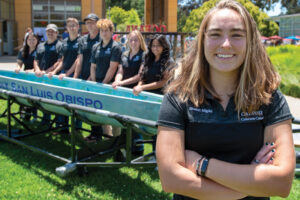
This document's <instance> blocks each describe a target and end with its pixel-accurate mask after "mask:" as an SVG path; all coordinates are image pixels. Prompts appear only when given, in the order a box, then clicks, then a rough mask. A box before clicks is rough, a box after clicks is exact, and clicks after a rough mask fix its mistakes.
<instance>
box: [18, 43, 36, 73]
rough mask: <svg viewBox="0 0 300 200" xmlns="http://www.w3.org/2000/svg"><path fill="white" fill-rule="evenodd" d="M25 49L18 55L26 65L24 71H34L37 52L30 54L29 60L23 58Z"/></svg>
mask: <svg viewBox="0 0 300 200" xmlns="http://www.w3.org/2000/svg"><path fill="white" fill-rule="evenodd" d="M23 51H24V50H23V48H22V49H21V50H20V51H19V53H18V59H19V60H21V61H22V62H23V64H24V70H28V69H33V60H34V57H35V56H36V50H34V51H32V52H31V53H30V54H28V56H27V58H24V57H23Z"/></svg>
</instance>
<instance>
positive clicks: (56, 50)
mask: <svg viewBox="0 0 300 200" xmlns="http://www.w3.org/2000/svg"><path fill="white" fill-rule="evenodd" d="M61 48H62V43H61V41H59V40H55V41H54V42H52V43H51V44H48V43H47V41H46V42H43V43H41V44H39V46H38V47H37V50H36V56H35V58H34V59H35V60H37V61H39V67H40V70H47V69H48V68H50V67H51V66H52V65H54V63H56V62H57V60H58V59H60V58H61V53H60V51H61Z"/></svg>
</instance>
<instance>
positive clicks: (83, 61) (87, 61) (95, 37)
mask: <svg viewBox="0 0 300 200" xmlns="http://www.w3.org/2000/svg"><path fill="white" fill-rule="evenodd" d="M98 20H99V17H98V16H97V15H96V14H94V13H90V14H88V15H87V16H86V18H84V22H85V26H86V28H87V30H88V32H89V33H88V34H87V35H84V36H82V37H81V38H80V39H79V64H78V65H77V66H76V70H75V73H74V78H81V79H83V80H90V69H91V55H92V48H93V46H94V45H95V44H97V43H99V42H100V36H99V29H98V28H97V25H96V24H97V21H98Z"/></svg>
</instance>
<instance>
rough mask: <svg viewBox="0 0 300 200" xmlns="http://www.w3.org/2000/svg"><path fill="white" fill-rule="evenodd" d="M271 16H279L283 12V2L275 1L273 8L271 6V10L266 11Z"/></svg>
mask: <svg viewBox="0 0 300 200" xmlns="http://www.w3.org/2000/svg"><path fill="white" fill-rule="evenodd" d="M265 12H266V13H267V14H268V15H269V16H270V17H271V16H278V15H279V14H280V13H281V3H275V4H274V7H273V9H272V8H271V9H270V10H269V11H265Z"/></svg>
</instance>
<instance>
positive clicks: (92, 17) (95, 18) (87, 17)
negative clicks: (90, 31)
mask: <svg viewBox="0 0 300 200" xmlns="http://www.w3.org/2000/svg"><path fill="white" fill-rule="evenodd" d="M89 19H90V20H94V21H98V20H99V17H98V16H97V15H96V14H95V13H90V14H88V15H87V16H86V17H85V18H84V20H83V21H86V20H89Z"/></svg>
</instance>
